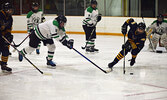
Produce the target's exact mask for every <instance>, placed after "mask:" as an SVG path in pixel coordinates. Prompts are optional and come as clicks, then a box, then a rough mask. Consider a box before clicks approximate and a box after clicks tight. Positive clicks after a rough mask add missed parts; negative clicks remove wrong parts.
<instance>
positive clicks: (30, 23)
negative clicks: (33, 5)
mask: <svg viewBox="0 0 167 100" xmlns="http://www.w3.org/2000/svg"><path fill="white" fill-rule="evenodd" d="M32 14H33V12H32V11H30V12H29V13H28V14H27V31H28V33H29V32H30V31H31V30H32V29H33V26H34V23H33V21H32V16H31V15H32Z"/></svg>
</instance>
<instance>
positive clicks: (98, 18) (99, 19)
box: [97, 14, 102, 22]
mask: <svg viewBox="0 0 167 100" xmlns="http://www.w3.org/2000/svg"><path fill="white" fill-rule="evenodd" d="M101 16H102V14H99V15H98V16H97V22H99V21H101Z"/></svg>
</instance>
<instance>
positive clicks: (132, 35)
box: [123, 19, 146, 49]
mask: <svg viewBox="0 0 167 100" xmlns="http://www.w3.org/2000/svg"><path fill="white" fill-rule="evenodd" d="M123 26H124V27H127V26H129V27H130V29H129V31H128V41H129V42H130V44H131V45H132V49H135V48H137V47H139V48H143V47H144V43H145V41H146V32H144V33H142V34H138V33H137V27H138V25H137V23H136V22H135V21H134V20H133V19H128V20H127V21H126V22H125V23H124V24H123ZM136 46H137V47H136Z"/></svg>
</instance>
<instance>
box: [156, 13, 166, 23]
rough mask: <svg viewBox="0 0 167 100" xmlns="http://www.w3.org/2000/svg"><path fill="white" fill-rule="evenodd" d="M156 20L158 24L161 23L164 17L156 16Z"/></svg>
mask: <svg viewBox="0 0 167 100" xmlns="http://www.w3.org/2000/svg"><path fill="white" fill-rule="evenodd" d="M157 20H158V22H159V23H162V21H163V20H164V16H163V15H162V14H159V15H158V16H157Z"/></svg>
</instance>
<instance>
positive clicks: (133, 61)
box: [130, 58, 136, 66]
mask: <svg viewBox="0 0 167 100" xmlns="http://www.w3.org/2000/svg"><path fill="white" fill-rule="evenodd" d="M135 59H136V58H132V59H131V62H130V66H133V65H134V64H135V63H136V61H135Z"/></svg>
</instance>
